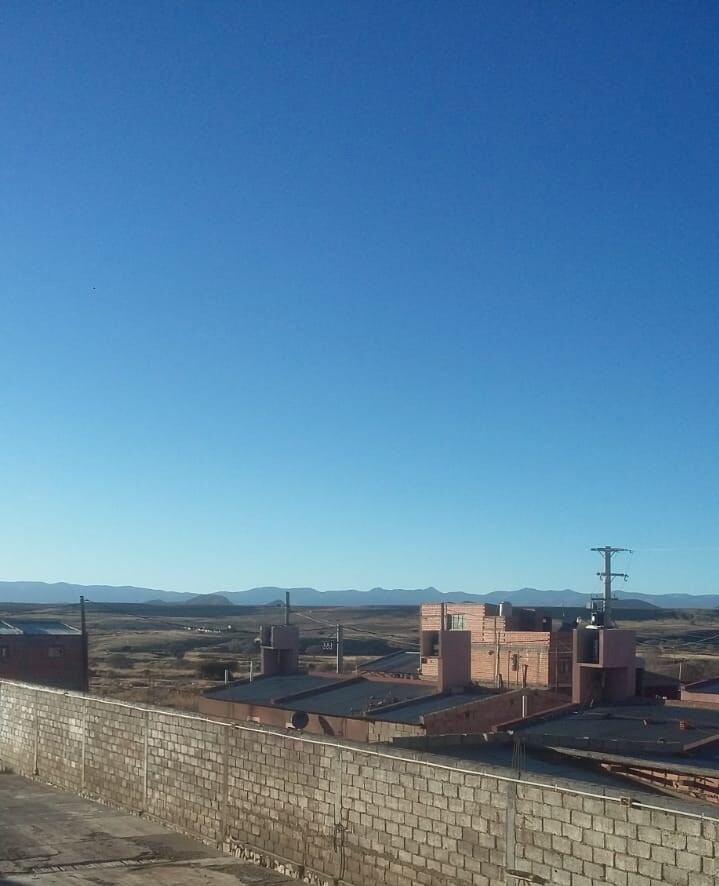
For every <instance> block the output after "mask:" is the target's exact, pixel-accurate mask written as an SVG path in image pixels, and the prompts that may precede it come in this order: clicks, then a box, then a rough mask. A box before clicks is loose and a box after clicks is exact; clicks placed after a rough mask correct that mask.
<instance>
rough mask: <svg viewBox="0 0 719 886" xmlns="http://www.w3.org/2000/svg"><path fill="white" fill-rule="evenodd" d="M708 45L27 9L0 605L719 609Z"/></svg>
mask: <svg viewBox="0 0 719 886" xmlns="http://www.w3.org/2000/svg"><path fill="white" fill-rule="evenodd" d="M718 36H719V10H718V8H717V5H716V4H715V3H711V2H704V3H702V2H687V3H683V4H677V3H663V2H652V3H650V2H635V3H623V4H605V3H577V4H575V3H568V2H556V3H522V2H515V3H504V2H494V3H476V2H471V3H469V2H468V3H462V2H446V3H435V2H392V3H387V2H384V0H382V2H374V3H373V2H364V0H363V2H341V0H332V2H319V0H313V2H298V0H291V2H271V0H263V2H220V0H216V2H194V3H193V2H172V3H166V2H159V0H153V2H152V3H146V2H144V0H143V2H96V0H91V2H89V0H88V2H77V0H75V2H72V0H70V2H66V3H50V2H35V3H31V2H26V0H5V2H3V3H2V5H0V113H1V118H0V119H1V120H2V125H1V127H0V157H1V158H2V160H1V162H0V189H1V193H0V198H1V199H0V249H1V250H2V260H1V261H0V299H1V307H2V311H1V314H0V320H1V323H0V372H1V373H2V385H1V386H0V410H1V411H0V483H1V488H0V502H1V507H0V578H4V579H35V580H47V581H56V580H66V581H77V582H84V583H90V582H96V583H100V582H102V583H110V584H120V583H131V584H141V585H150V586H154V587H164V588H170V589H176V590H190V591H198V592H200V591H212V590H220V589H225V590H229V589H241V588H244V587H249V586H252V585H258V584H278V585H313V586H316V587H319V588H322V589H329V588H340V587H358V588H367V587H371V586H373V585H384V586H385V587H397V586H400V587H417V586H426V585H429V584H434V585H435V586H437V587H439V588H440V589H441V590H466V591H477V592H484V591H490V590H499V589H511V588H515V587H521V586H523V585H533V586H536V587H549V588H556V587H573V588H575V589H576V590H580V591H588V590H593V589H595V587H596V579H595V578H594V573H595V571H596V569H597V568H598V566H599V563H598V561H597V560H596V555H594V554H590V553H589V552H588V550H587V549H588V548H589V547H591V546H592V545H601V544H619V545H625V546H629V547H634V548H636V549H637V551H638V553H637V554H635V555H634V557H633V558H632V561H631V562H628V561H627V562H625V563H624V564H621V565H625V566H626V567H627V569H628V571H630V572H631V573H632V581H631V583H630V584H629V585H627V586H626V589H627V590H629V589H634V590H637V591H670V590H687V591H693V592H715V591H719V570H718V569H717V562H718V561H719V495H718V481H719V462H718V460H717V445H718V443H719V441H718V439H717V437H718V432H719V415H718V407H717V383H718V379H719V372H718V370H719V356H718V344H719V334H718V333H719V323H718V321H719V300H718V298H717V296H718V291H717V290H718V284H719V226H718V215H719V213H718V211H717V210H718V204H719V175H717V157H718V156H719V151H718V148H719V113H718V108H719V99H718V95H719V91H718V83H719V53H717V45H718V41H717V37H718ZM617 565H618V566H619V565H620V564H619V563H618V564H617Z"/></svg>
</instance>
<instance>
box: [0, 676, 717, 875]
mask: <svg viewBox="0 0 719 886" xmlns="http://www.w3.org/2000/svg"><path fill="white" fill-rule="evenodd" d="M0 761H1V762H2V763H4V764H5V765H7V766H9V767H10V768H12V769H14V770H15V771H16V772H18V773H20V774H23V775H26V776H30V777H33V776H35V777H38V778H40V779H42V780H43V781H46V782H48V783H51V784H56V785H60V786H62V787H65V788H67V789H69V790H74V791H81V792H83V793H85V794H86V795H88V796H90V797H95V798H97V799H99V800H101V801H104V802H107V803H110V804H113V805H116V806H118V807H120V808H123V809H128V810H131V811H134V812H137V813H142V814H144V815H148V816H150V817H153V818H156V819H158V820H161V821H162V822H164V823H165V824H167V825H169V826H170V827H173V828H175V829H177V830H179V831H183V832H185V833H188V834H191V835H195V836H198V837H200V838H201V839H204V840H205V841H207V842H209V843H212V844H215V845H218V846H220V847H223V848H225V849H226V850H227V851H230V852H234V853H237V854H238V855H242V856H244V857H247V858H252V859H254V860H256V861H261V862H263V863H266V864H274V865H276V866H279V867H281V868H282V869H283V870H286V871H287V872H290V873H292V874H293V875H295V876H297V877H301V878H304V879H305V880H308V881H312V882H316V883H327V884H335V883H345V884H352V886H376V884H389V886H405V884H408V883H412V884H421V886H440V884H441V886H445V884H451V886H454V884H475V886H497V884H505V883H506V884H510V883H511V884H514V883H515V879H514V878H513V877H512V876H511V875H510V874H509V873H508V871H509V870H519V871H524V872H526V873H528V874H531V875H534V876H536V877H542V878H544V879H545V880H546V882H548V883H550V884H552V886H600V884H601V886H605V884H616V886H659V884H666V883H670V884H676V886H715V884H716V882H717V881H716V876H717V875H719V856H718V853H717V848H716V839H717V836H718V831H717V825H718V824H719V818H714V817H704V818H702V817H701V812H702V811H704V812H706V808H705V807H703V808H702V809H699V808H697V807H691V806H690V805H688V804H683V803H680V802H679V801H670V802H664V801H662V800H658V799H657V798H656V797H652V796H650V795H647V794H643V793H638V792H635V793H634V794H633V795H632V797H630V796H628V795H627V796H626V797H623V798H622V797H620V796H619V795H617V794H612V793H611V792H610V794H609V795H606V796H602V795H601V791H600V789H599V788H597V787H596V786H593V785H587V784H583V783H580V782H573V781H562V782H558V783H556V784H542V783H540V782H541V779H540V778H539V777H538V776H537V777H532V776H531V775H529V776H528V775H527V774H524V775H523V776H522V777H521V778H518V777H517V775H516V773H513V771H512V770H509V769H501V768H495V767H486V766H479V765H473V764H471V763H467V762H464V761H459V762H458V761H456V760H453V759H449V758H443V757H437V756H430V755H427V756H422V755H419V754H416V753H414V752H412V751H409V750H398V749H393V748H390V747H386V746H375V747H369V746H360V745H354V744H350V743H346V742H344V743H343V742H331V741H327V740H326V739H324V738H311V737H308V736H300V735H297V734H290V735H287V734H282V733H278V732H272V731H269V730H263V729H260V728H253V727H251V726H244V725H241V724H237V723H223V722H218V721H212V720H208V719H206V718H202V717H199V716H195V715H190V714H183V713H180V712H177V711H163V710H159V709H154V708H146V707H142V706H137V705H130V704H126V703H121V702H113V701H110V700H108V699H96V698H91V697H83V696H81V695H76V694H73V693H62V692H58V691H55V690H49V689H41V688H36V687H31V686H27V685H22V684H15V683H9V682H2V683H0ZM537 882H539V881H537Z"/></svg>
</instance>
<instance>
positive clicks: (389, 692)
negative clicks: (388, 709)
mask: <svg viewBox="0 0 719 886" xmlns="http://www.w3.org/2000/svg"><path fill="white" fill-rule="evenodd" d="M435 692H436V688H435V687H434V686H433V685H431V684H427V683H420V682H419V681H415V680H399V681H396V682H394V681H393V682H390V681H389V680H387V681H385V680H367V679H366V678H364V677H362V678H360V679H359V680H351V681H345V682H344V683H337V684H336V685H335V687H334V688H333V689H328V690H326V691H324V692H318V693H317V694H316V695H315V694H313V695H309V696H305V697H303V698H298V699H296V700H294V701H288V702H282V707H284V708H288V709H289V710H295V711H307V712H308V713H313V714H328V715H331V714H334V715H336V716H340V717H369V718H371V719H374V715H373V714H372V711H373V710H374V709H375V708H379V707H382V706H384V705H388V704H396V703H397V702H401V701H408V700H411V699H414V698H421V697H423V696H426V695H432V694H434V693H435Z"/></svg>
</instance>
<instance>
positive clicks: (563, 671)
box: [559, 658, 569, 674]
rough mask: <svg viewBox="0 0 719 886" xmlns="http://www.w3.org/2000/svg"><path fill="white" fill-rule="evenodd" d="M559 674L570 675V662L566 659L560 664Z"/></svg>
mask: <svg viewBox="0 0 719 886" xmlns="http://www.w3.org/2000/svg"><path fill="white" fill-rule="evenodd" d="M559 673H560V674H568V673H569V662H568V661H567V659H566V658H563V659H562V660H561V661H560V662H559Z"/></svg>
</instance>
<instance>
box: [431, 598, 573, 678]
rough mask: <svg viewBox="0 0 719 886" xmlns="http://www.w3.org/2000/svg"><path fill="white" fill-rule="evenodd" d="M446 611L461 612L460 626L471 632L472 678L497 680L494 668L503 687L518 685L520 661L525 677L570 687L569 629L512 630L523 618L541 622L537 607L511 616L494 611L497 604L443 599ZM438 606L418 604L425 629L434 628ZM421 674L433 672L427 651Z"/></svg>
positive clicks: (438, 620)
mask: <svg viewBox="0 0 719 886" xmlns="http://www.w3.org/2000/svg"><path fill="white" fill-rule="evenodd" d="M445 608H446V613H447V615H448V616H449V615H463V616H464V628H465V629H466V630H468V631H471V633H472V680H473V681H474V682H475V683H485V684H491V685H495V683H496V679H497V674H499V675H500V676H501V677H502V684H503V685H504V686H506V687H519V686H521V685H522V675H523V669H524V666H525V665H527V683H528V685H530V686H545V687H548V688H550V689H566V690H569V689H570V688H571V685H572V666H571V662H572V634H571V631H566V632H561V633H560V632H557V631H554V632H550V631H540V630H523V631H519V630H514V629H513V626H514V624H518V623H519V622H520V621H521V620H524V621H527V620H529V621H530V622H531V621H532V619H534V622H535V624H536V625H539V624H541V613H529V614H526V613H525V615H524V616H522V615H521V614H520V613H519V612H517V610H514V612H513V613H512V615H511V616H510V617H509V618H505V617H504V616H500V615H498V614H497V615H495V614H494V613H495V612H497V607H496V606H486V605H485V604H484V603H446V604H445ZM441 610H442V606H441V604H439V603H425V604H423V605H422V610H421V626H422V630H423V631H438V630H439V628H440V624H441V620H442V619H441ZM422 673H423V675H426V676H430V677H436V675H437V661H436V659H435V658H433V657H426V659H423V662H422Z"/></svg>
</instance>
